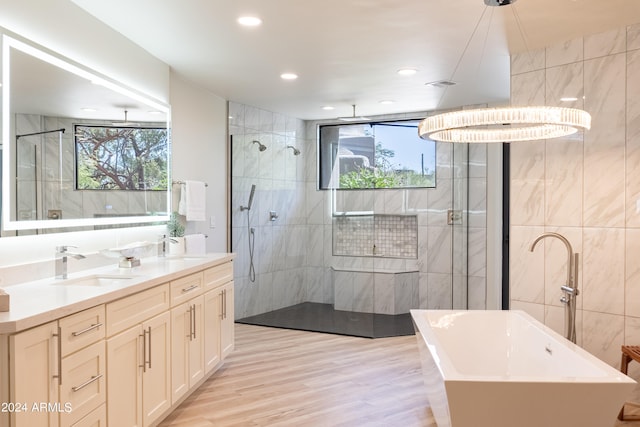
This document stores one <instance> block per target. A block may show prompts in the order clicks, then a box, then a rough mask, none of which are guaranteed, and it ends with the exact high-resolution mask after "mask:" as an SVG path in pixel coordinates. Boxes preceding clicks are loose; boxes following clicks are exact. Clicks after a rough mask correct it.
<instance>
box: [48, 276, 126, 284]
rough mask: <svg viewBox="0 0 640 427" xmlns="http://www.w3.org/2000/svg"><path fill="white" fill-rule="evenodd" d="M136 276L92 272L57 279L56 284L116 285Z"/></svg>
mask: <svg viewBox="0 0 640 427" xmlns="http://www.w3.org/2000/svg"><path fill="white" fill-rule="evenodd" d="M134 277H135V276H124V275H121V274H92V275H90V276H83V277H77V278H73V279H63V280H56V281H54V282H53V284H54V285H67V286H106V285H116V284H120V283H121V282H123V281H127V280H131V279H133V278H134Z"/></svg>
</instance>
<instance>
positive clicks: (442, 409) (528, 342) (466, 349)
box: [411, 310, 636, 427]
mask: <svg viewBox="0 0 640 427" xmlns="http://www.w3.org/2000/svg"><path fill="white" fill-rule="evenodd" d="M411 316H412V318H413V322H414V325H415V327H416V336H417V338H418V346H419V349H420V358H421V361H422V372H423V375H424V381H425V385H426V388H427V396H428V399H429V403H430V405H431V410H432V411H433V415H434V417H435V419H436V422H437V424H438V427H516V426H517V427H612V426H613V425H614V424H615V421H616V415H617V414H618V411H619V410H620V408H621V406H622V404H623V403H624V401H625V399H626V398H627V396H628V395H629V393H630V392H631V390H632V389H633V388H634V385H635V383H636V382H635V381H634V380H632V379H631V378H629V377H627V376H626V375H624V374H622V373H621V372H619V371H617V370H615V369H614V368H612V367H611V366H609V365H607V364H606V363H604V362H602V361H601V360H599V359H597V358H596V357H594V356H592V355H591V354H589V353H588V352H586V351H585V350H583V349H582V348H580V347H579V346H577V345H575V344H573V343H571V342H570V341H568V340H566V339H565V338H563V337H562V336H560V335H558V334H557V333H555V332H554V331H552V330H551V329H549V328H548V327H546V326H544V325H543V324H541V323H540V322H538V321H537V320H535V319H534V318H532V317H531V316H529V315H528V314H526V313H524V312H522V311H448V310H411Z"/></svg>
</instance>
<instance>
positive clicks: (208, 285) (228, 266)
mask: <svg viewBox="0 0 640 427" xmlns="http://www.w3.org/2000/svg"><path fill="white" fill-rule="evenodd" d="M232 280H233V262H225V263H224V264H220V265H216V266H215V267H211V268H207V269H206V270H205V271H204V288H205V289H207V290H209V289H213V288H217V287H218V286H220V285H224V284H225V283H227V282H230V281H232Z"/></svg>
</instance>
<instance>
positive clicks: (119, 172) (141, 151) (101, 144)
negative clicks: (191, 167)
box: [74, 125, 168, 191]
mask: <svg viewBox="0 0 640 427" xmlns="http://www.w3.org/2000/svg"><path fill="white" fill-rule="evenodd" d="M74 138H75V147H76V189H77V190H163V191H166V190H167V188H168V176H167V171H168V164H167V162H168V156H167V154H168V144H167V129H165V128H142V127H112V126H85V125H75V132H74Z"/></svg>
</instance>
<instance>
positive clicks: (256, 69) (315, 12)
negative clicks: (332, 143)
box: [72, 0, 640, 119]
mask: <svg viewBox="0 0 640 427" xmlns="http://www.w3.org/2000/svg"><path fill="white" fill-rule="evenodd" d="M72 1H73V2H74V3H76V4H77V5H79V6H80V7H82V8H84V9H85V10H87V11H88V12H89V13H91V14H93V15H94V16H96V17H97V18H98V19H100V20H102V21H103V22H105V23H106V24H108V25H109V26H111V27H113V28H114V29H115V30H117V31H119V32H120V33H122V34H123V35H125V36H126V37H128V38H129V39H131V40H132V41H133V42H135V43H136V44H138V45H140V46H142V47H143V48H144V49H146V50H147V51H148V52H150V53H151V54H152V55H154V56H156V57H158V58H159V59H161V60H162V61H164V62H165V63H167V64H169V65H170V66H171V67H172V68H173V69H174V70H175V71H176V72H178V73H180V74H182V75H183V76H185V77H186V78H188V79H189V80H191V81H193V82H194V83H197V84H199V85H201V86H203V87H205V88H207V89H209V90H211V91H212V92H213V93H215V94H217V95H219V96H222V97H224V98H225V99H229V100H233V101H237V102H241V103H245V104H248V105H253V106H256V107H260V108H263V109H266V110H270V111H276V112H280V113H283V114H286V115H289V116H293V117H297V118H302V119H327V118H335V117H338V116H347V115H351V113H352V108H351V105H352V104H356V105H357V114H358V115H374V114H388V113H397V112H410V111H420V110H431V109H435V108H451V107H459V106H462V105H470V104H479V103H500V102H506V101H508V97H509V57H508V55H509V52H512V53H513V52H522V51H526V50H533V49H538V48H542V47H545V46H549V45H551V44H555V43H558V42H561V41H566V40H570V39H573V38H575V37H578V36H582V35H588V34H595V33H599V32H602V31H606V30H609V29H614V28H620V27H623V26H625V25H630V24H634V23H638V22H640V0H519V1H518V2H517V3H515V4H514V5H511V6H503V7H489V8H487V7H486V6H485V5H484V2H483V0H318V1H311V0H268V1H267V0H180V1H177V0H109V1H95V0H72ZM247 14H250V15H257V16H259V17H260V18H262V20H263V24H262V26H260V27H257V28H243V27H240V26H239V25H238V24H237V23H236V19H237V18H238V17H239V16H241V15H247ZM481 17H482V19H481ZM517 22H519V23H520V25H517ZM476 25H477V30H476V31H475V34H474V28H476ZM472 34H474V36H473V37H472ZM467 43H469V46H468V48H467V49H466V53H465V54H464V55H463V52H464V51H465V46H466V45H467ZM460 59H462V61H461V63H460V65H459V66H456V64H457V63H458V62H459V60H460ZM402 67H414V68H417V69H418V70H419V71H418V73H417V74H415V75H413V76H409V77H403V76H400V75H398V74H397V73H396V71H397V70H398V69H399V68H402ZM283 72H294V73H296V74H298V75H299V78H298V79H297V80H295V81H283V80H281V79H280V77H279V76H280V74H281V73H283ZM438 80H453V81H455V82H457V85H456V86H453V87H450V88H449V89H447V90H446V91H445V90H444V89H437V88H432V87H428V86H425V83H427V82H432V81H438ZM388 99H391V100H393V101H395V103H394V104H391V105H382V104H380V103H379V101H381V100H388ZM324 105H331V106H334V107H335V110H333V111H324V110H322V109H321V107H322V106H324Z"/></svg>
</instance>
